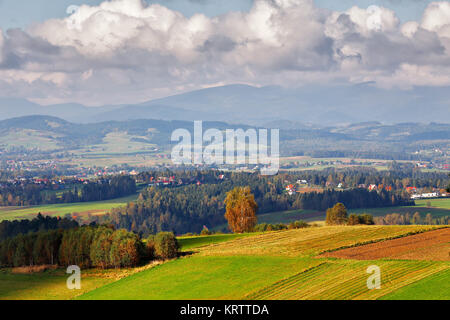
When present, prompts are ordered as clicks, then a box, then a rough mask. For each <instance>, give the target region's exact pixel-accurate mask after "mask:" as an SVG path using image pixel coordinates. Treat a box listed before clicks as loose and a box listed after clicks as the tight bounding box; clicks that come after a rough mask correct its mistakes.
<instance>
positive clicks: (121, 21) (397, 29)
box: [0, 0, 450, 104]
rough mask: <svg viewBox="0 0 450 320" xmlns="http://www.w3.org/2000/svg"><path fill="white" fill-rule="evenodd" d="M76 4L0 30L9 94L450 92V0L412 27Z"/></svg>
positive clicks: (130, 98) (262, 2)
mask: <svg viewBox="0 0 450 320" xmlns="http://www.w3.org/2000/svg"><path fill="white" fill-rule="evenodd" d="M72 9H76V10H70V11H69V12H70V15H68V16H67V17H66V18H64V19H52V20H48V21H46V22H44V23H40V24H37V25H33V26H30V27H29V28H28V29H27V30H19V29H16V30H8V31H7V32H6V34H5V35H3V33H2V32H0V79H2V80H0V92H4V93H5V94H11V93H15V94H16V95H21V96H24V97H28V98H32V99H34V100H36V101H43V102H46V101H48V102H56V101H78V102H83V103H88V104H103V103H125V102H127V103H130V102H138V101H143V100H147V99H151V98H156V97H161V96H164V95H168V94H173V93H175V92H182V91H186V90H191V89H198V88H202V87H207V86H211V85H214V84H219V83H220V84H224V83H225V84H226V83H236V82H240V83H249V84H254V85H267V84H280V85H287V86H289V85H291V86H292V85H301V84H306V83H311V82H313V83H314V82H318V83H324V82H333V81H347V82H361V81H375V82H376V83H377V84H378V85H380V86H384V87H393V86H394V87H395V86H397V87H405V88H407V87H410V86H414V85H422V84H431V85H450V79H449V78H448V77H447V76H446V75H445V72H446V71H447V70H448V69H449V68H450V51H449V50H450V4H449V3H448V2H433V3H431V4H430V5H429V6H428V7H427V9H426V10H425V12H424V14H423V18H422V21H420V22H417V21H410V22H407V23H404V24H401V23H400V21H399V19H398V18H397V16H396V15H395V12H393V11H391V10H389V9H386V8H380V7H374V6H372V7H369V8H359V7H352V8H350V9H349V10H347V11H346V12H333V11H329V10H324V9H319V8H317V7H315V6H314V3H313V1H312V0H255V1H254V5H253V7H252V9H251V10H250V11H249V12H230V13H228V14H224V15H221V16H218V17H212V18H210V17H206V16H205V15H202V14H196V15H193V16H192V17H189V18H188V17H185V16H184V15H182V14H181V13H179V12H176V11H172V10H170V9H168V8H166V7H164V6H161V5H157V4H153V5H147V4H145V3H144V2H142V1H141V0H112V1H105V2H103V3H101V4H100V5H98V6H88V5H83V6H81V7H79V8H72Z"/></svg>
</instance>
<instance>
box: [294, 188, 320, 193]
mask: <svg viewBox="0 0 450 320" xmlns="http://www.w3.org/2000/svg"><path fill="white" fill-rule="evenodd" d="M310 192H317V193H322V192H323V188H310V187H305V188H299V189H298V190H297V193H310Z"/></svg>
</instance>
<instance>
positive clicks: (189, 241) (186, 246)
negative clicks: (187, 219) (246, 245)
mask: <svg viewBox="0 0 450 320" xmlns="http://www.w3.org/2000/svg"><path fill="white" fill-rule="evenodd" d="M252 235H255V234H254V233H246V234H215V235H211V236H199V237H198V236H193V237H179V238H178V243H179V244H180V249H181V250H182V251H187V250H192V249H196V248H200V247H204V246H208V245H211V244H215V243H221V242H226V241H230V240H234V239H239V238H243V237H249V236H252Z"/></svg>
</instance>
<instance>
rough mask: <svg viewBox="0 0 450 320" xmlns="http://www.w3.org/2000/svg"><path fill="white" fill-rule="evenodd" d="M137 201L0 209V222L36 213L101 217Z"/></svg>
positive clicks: (26, 217)
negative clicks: (114, 209)
mask: <svg viewBox="0 0 450 320" xmlns="http://www.w3.org/2000/svg"><path fill="white" fill-rule="evenodd" d="M136 199H137V194H135V195H131V196H127V197H123V198H117V199H113V200H105V201H95V202H79V203H61V204H49V205H41V206H30V207H0V221H3V220H16V219H33V218H34V217H35V216H36V215H37V214H38V213H41V214H43V215H49V216H52V217H56V216H61V217H64V216H65V215H66V214H74V213H76V214H77V215H79V216H87V215H88V214H92V215H102V214H105V213H107V212H109V211H110V210H111V209H113V208H117V207H121V206H124V205H126V204H127V203H128V202H130V201H134V200H136Z"/></svg>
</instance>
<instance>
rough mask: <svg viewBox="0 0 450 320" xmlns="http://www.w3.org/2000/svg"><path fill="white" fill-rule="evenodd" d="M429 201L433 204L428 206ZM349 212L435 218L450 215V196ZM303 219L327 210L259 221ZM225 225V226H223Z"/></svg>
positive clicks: (277, 214)
mask: <svg viewBox="0 0 450 320" xmlns="http://www.w3.org/2000/svg"><path fill="white" fill-rule="evenodd" d="M428 202H430V203H431V206H430V207H428ZM348 211H349V214H352V213H355V214H365V213H368V214H371V215H373V216H374V217H379V216H385V215H387V214H391V213H403V214H405V213H407V212H409V213H410V214H411V215H413V214H414V213H416V212H419V213H420V214H421V216H422V217H423V218H424V217H425V216H426V215H427V214H428V213H431V215H432V216H433V218H437V217H443V216H450V198H445V199H429V200H416V205H415V206H405V207H382V208H367V209H349V210H348ZM298 220H303V221H306V222H320V221H324V220H325V212H318V211H313V210H289V211H277V212H271V213H265V214H260V215H258V223H272V224H277V223H284V224H289V223H291V222H294V221H298ZM221 227H223V226H221Z"/></svg>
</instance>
